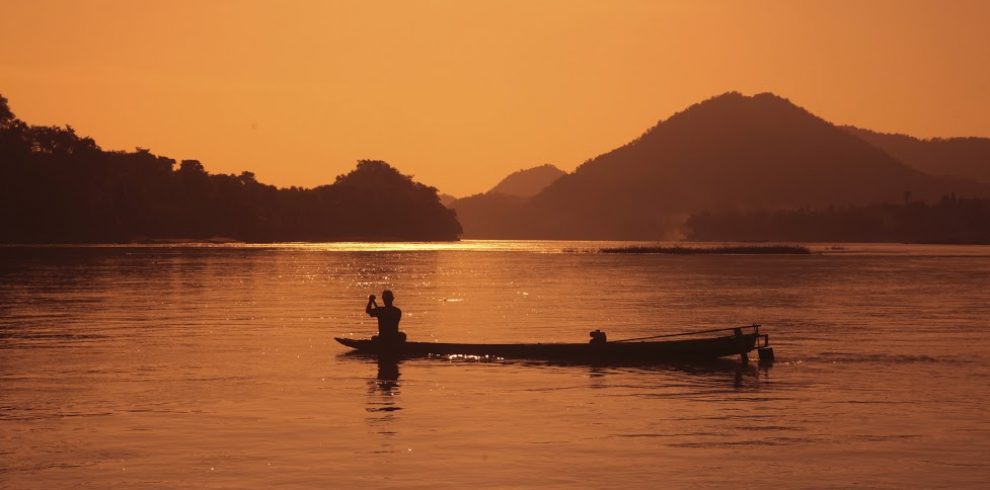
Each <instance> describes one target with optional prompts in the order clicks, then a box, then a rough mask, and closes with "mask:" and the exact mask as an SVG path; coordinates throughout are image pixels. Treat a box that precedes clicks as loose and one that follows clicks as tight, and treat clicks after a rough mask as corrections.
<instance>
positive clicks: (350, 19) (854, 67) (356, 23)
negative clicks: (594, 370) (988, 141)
mask: <svg viewBox="0 0 990 490" xmlns="http://www.w3.org/2000/svg"><path fill="white" fill-rule="evenodd" d="M987 25H990V2H986V1H963V0H953V1H948V2H939V1H931V2H919V1H905V0H897V1H873V2H870V1H851V0H850V1H841V0H833V1H824V2H812V1H803V0H799V1H793V0H788V1H780V2H777V1H739V2H694V1H683V2H663V1H627V2H619V1H598V0H594V1H578V0H562V1H538V0H536V1H534V0H529V1H518V2H514V1H494V2H482V1H402V2H370V1H353V2H350V1H349V2H330V1H318V0H316V1H280V2H276V1H270V2H268V1H265V2H248V1H237V2H221V1H206V0H201V1H190V2H186V1H176V0H170V1H162V2H157V1H151V0H142V1H137V2H134V1H94V0H90V1H85V2H79V1H69V0H66V1H44V0H30V1H27V0H24V1H20V0H17V1H15V0H0V93H2V94H3V95H5V96H6V97H7V98H8V99H10V103H11V105H12V108H13V110H14V112H15V113H16V114H17V115H18V116H19V117H21V118H22V119H24V120H26V121H28V122H31V123H35V124H70V125H72V126H73V127H75V128H76V130H77V131H78V132H79V133H80V134H84V135H89V136H92V137H94V138H95V139H96V140H97V142H98V143H99V144H100V145H102V146H103V147H104V148H106V149H133V148H134V147H136V146H140V147H145V148H150V149H151V150H152V151H154V152H156V153H160V154H164V155H168V156H171V157H173V158H177V159H184V158H198V159H200V160H202V161H203V162H204V164H205V165H206V167H207V169H208V170H210V171H212V172H240V171H241V170H252V171H254V172H255V173H256V174H257V175H258V178H259V180H261V181H263V182H268V183H273V184H277V185H304V186H312V185H317V184H320V183H328V182H331V181H332V180H333V178H334V177H335V176H336V175H338V174H340V173H344V172H346V171H348V170H350V169H351V168H353V166H354V163H355V161H356V160H357V159H360V158H375V159H383V160H387V161H389V162H390V163H392V164H394V165H395V166H397V167H398V168H399V169H401V170H402V171H403V172H405V173H411V174H414V175H415V176H416V178H417V179H418V180H421V181H423V182H425V183H427V184H430V185H434V186H437V187H439V188H440V189H441V190H442V191H444V192H448V193H452V194H455V195H466V194H469V193H474V192H479V191H482V190H486V189H487V188H489V187H491V186H492V185H494V184H495V183H496V182H497V181H498V180H499V179H500V178H501V177H503V176H505V175H506V174H508V173H509V172H511V171H513V170H517V169H519V168H523V167H529V166H533V165H537V164H540V163H544V162H549V163H553V164H556V165H557V166H559V167H561V168H563V169H565V170H572V169H573V168H574V167H576V166H577V165H578V164H580V163H581V162H582V161H584V160H586V159H588V158H591V157H593V156H595V155H597V154H599V153H602V152H604V151H608V150H610V149H612V148H614V147H616V146H618V145H621V144H623V143H625V142H627V141H629V140H630V139H632V138H634V137H636V136H638V135H639V134H640V133H642V132H643V130H645V129H646V128H648V127H649V126H651V125H653V124H654V123H655V122H656V121H657V120H658V119H661V118H666V117H668V116H669V115H670V114H671V113H673V112H675V111H677V110H680V109H682V108H684V107H685V106H687V105H689V104H691V103H693V102H697V101H699V100H702V99H704V98H707V97H710V96H712V95H716V94H718V93H721V92H725V91H729V90H739V91H742V92H744V93H754V92H762V91H772V92H775V93H778V94H780V95H783V96H785V97H788V98H790V99H791V100H793V101H794V102H796V103H798V104H799V105H802V106H804V107H806V108H808V109H809V110H811V111H812V112H815V113H817V114H819V115H821V116H823V117H825V118H827V119H830V120H832V121H834V122H838V123H844V124H855V125H859V126H864V127H868V128H872V129H877V130H882V131H891V132H905V133H909V134H914V135H919V136H939V135H941V136H951V135H980V136H990V116H988V114H990V37H988V34H987V29H986V26H987Z"/></svg>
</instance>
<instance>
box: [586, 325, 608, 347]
mask: <svg viewBox="0 0 990 490" xmlns="http://www.w3.org/2000/svg"><path fill="white" fill-rule="evenodd" d="M588 336H590V337H591V342H589V343H590V344H591V345H605V332H602V331H601V330H598V329H595V330H594V331H592V332H588Z"/></svg>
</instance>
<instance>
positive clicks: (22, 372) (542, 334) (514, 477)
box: [0, 241, 990, 489]
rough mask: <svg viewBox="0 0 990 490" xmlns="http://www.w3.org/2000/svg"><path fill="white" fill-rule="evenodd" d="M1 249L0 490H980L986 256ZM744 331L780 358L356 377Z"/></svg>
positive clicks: (505, 247) (589, 246) (543, 248)
mask: <svg viewBox="0 0 990 490" xmlns="http://www.w3.org/2000/svg"><path fill="white" fill-rule="evenodd" d="M605 245H615V244H614V243H594V242H528V241H518V242H500V241H464V242H458V243H449V244H417V243H408V244H401V243H399V244H395V243H393V244H356V243H353V244H276V245H264V246H263V245H237V244H225V245H205V244H201V245H195V244H190V245H159V246H90V247H79V246H75V247H57V246H52V247H0V487H4V488H37V489H44V488H68V487H83V488H264V487H274V486H278V487H280V488H353V487H385V488H391V487H396V488H398V487H402V488H437V487H441V488H446V487H469V486H470V487H482V488H507V487H535V486H539V487H549V488H573V487H594V488H603V487H622V488H697V487H729V486H732V487H743V488H768V487H771V486H779V485H782V486H785V487H792V488H830V487H832V488H845V487H849V486H853V485H858V486H862V487H867V488H905V487H917V488H932V487H953V488H960V487H970V488H986V486H987V485H988V484H990V409H988V406H990V403H988V402H990V341H988V337H987V335H988V333H990V247H981V246H972V247H965V246H921V245H890V244H874V245H856V244H845V245H832V244H816V245H813V246H812V248H813V250H815V251H816V252H817V253H815V254H812V255H707V256H700V255H698V256H682V255H676V256H675V255H621V254H620V255H612V254H599V253H595V250H596V249H597V248H598V247H601V246H605ZM385 288H390V289H392V290H393V291H395V295H396V305H397V306H399V307H400V308H402V310H403V320H402V324H401V327H402V330H403V331H405V332H407V333H408V335H409V337H410V339H417V340H427V341H433V340H436V341H444V342H458V341H464V342H523V341H528V342H555V341H560V342H585V341H586V340H587V333H588V331H589V330H593V329H596V328H600V329H602V330H606V331H607V333H608V335H609V338H610V339H621V338H628V337H638V336H644V335H656V334H663V333H672V332H678V331H685V330H695V329H704V328H718V327H731V326H736V325H747V324H751V323H754V322H756V323H761V324H762V325H763V327H762V331H763V332H765V333H768V334H769V335H770V342H771V344H772V345H773V346H774V350H775V353H776V358H777V362H776V363H775V364H773V365H772V366H760V365H758V364H756V363H751V364H748V365H743V364H741V363H739V362H738V361H737V360H735V359H731V360H727V361H726V362H725V363H719V364H709V365H700V366H699V365H688V366H638V367H637V366H621V367H608V366H581V365H577V366H568V365H554V364H546V363H539V362H517V361H506V360H497V359H496V360H491V359H488V360H485V359H418V360H405V361H402V362H400V363H398V364H388V363H383V364H381V365H379V364H378V363H377V362H376V361H375V360H373V359H367V358H361V357H355V356H352V355H347V349H346V348H345V347H344V346H342V345H339V344H337V343H336V342H334V341H333V339H332V337H334V336H350V337H366V336H369V335H371V334H372V333H373V332H374V331H375V328H376V327H375V324H374V320H373V319H369V318H367V316H366V315H365V314H364V304H365V301H366V298H367V296H368V295H369V294H380V293H381V291H382V290H383V289H385Z"/></svg>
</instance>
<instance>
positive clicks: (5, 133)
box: [0, 97, 461, 243]
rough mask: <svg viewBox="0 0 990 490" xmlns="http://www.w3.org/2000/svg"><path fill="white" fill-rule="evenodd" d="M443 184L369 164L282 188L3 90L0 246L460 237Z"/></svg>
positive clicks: (0, 106)
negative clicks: (51, 115) (36, 117)
mask: <svg viewBox="0 0 990 490" xmlns="http://www.w3.org/2000/svg"><path fill="white" fill-rule="evenodd" d="M460 232H461V227H460V225H459V223H458V222H457V218H456V215H455V213H454V212H453V211H451V210H450V209H447V208H445V207H444V206H443V205H442V204H440V200H439V198H438V197H437V192H436V189H434V188H432V187H428V186H425V185H423V184H420V183H418V182H414V181H413V180H412V178H410V177H409V176H406V175H403V174H401V173H400V172H399V171H398V170H396V169H395V168H393V167H391V166H390V165H388V164H387V163H385V162H381V161H372V160H362V161H360V162H358V164H357V167H356V168H355V169H354V170H353V171H351V172H350V173H348V174H346V175H341V176H339V177H337V179H336V181H335V182H334V183H332V184H329V185H324V186H319V187H316V188H313V189H302V188H297V187H293V188H289V189H277V188H275V187H274V186H270V185H265V184H262V183H260V182H258V181H257V180H255V177H254V174H252V173H251V172H243V173H241V174H240V175H236V176H235V175H218V174H210V173H208V172H206V171H205V169H204V167H203V165H202V164H201V163H200V162H198V161H196V160H184V161H182V162H181V163H180V164H179V166H178V168H176V161H175V160H173V159H171V158H167V157H163V156H158V155H154V154H152V153H151V152H150V151H148V150H143V149H138V150H137V151H134V152H113V151H104V150H102V149H101V148H100V147H99V146H98V145H97V144H96V142H95V141H93V140H92V139H91V138H84V137H80V136H78V135H76V133H75V131H74V130H73V129H72V128H70V127H65V128H60V127H47V126H30V125H28V124H26V123H24V122H23V121H21V120H19V119H17V118H16V117H14V114H13V113H12V112H11V111H10V109H9V107H8V105H7V100H6V99H5V98H3V97H0V243H79V242H130V241H136V240H159V239H193V240H201V239H210V238H214V237H224V238H227V239H235V240H242V241H256V242H257V241H260V242H270V241H334V240H456V239H457V238H458V236H459V234H460Z"/></svg>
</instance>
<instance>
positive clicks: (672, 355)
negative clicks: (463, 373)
mask: <svg viewBox="0 0 990 490" xmlns="http://www.w3.org/2000/svg"><path fill="white" fill-rule="evenodd" d="M729 331H731V332H732V334H731V335H719V336H715V337H712V336H708V337H699V335H705V334H716V333H720V332H722V333H724V332H729ZM681 336H690V337H692V338H687V339H678V340H657V339H662V338H668V337H681ZM603 337H604V336H603ZM336 340H337V342H340V343H341V344H344V345H346V346H348V347H351V348H353V349H357V350H358V351H359V352H363V353H368V354H376V355H387V356H397V357H425V356H452V355H463V356H482V357H495V358H505V359H540V360H548V361H565V362H571V361H573V362H595V363H600V362H616V363H625V362H656V363H667V362H684V361H705V360H712V359H717V358H719V357H726V356H733V355H739V356H742V358H743V359H744V360H745V359H746V358H747V354H748V353H749V352H750V351H753V350H756V349H759V353H760V360H773V351H772V350H771V349H770V347H769V336H767V335H766V334H761V333H760V326H759V325H755V324H754V325H751V326H748V327H736V328H727V329H717V330H705V331H701V332H688V333H680V334H671V335H658V336H653V337H642V338H635V339H625V340H618V341H612V342H605V341H604V339H603V340H602V341H601V342H595V341H593V342H591V343H580V344H578V343H574V344H569V343H546V344H455V343H438V342H401V343H389V342H377V341H374V340H370V339H360V340H358V339H348V338H341V337H336Z"/></svg>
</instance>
